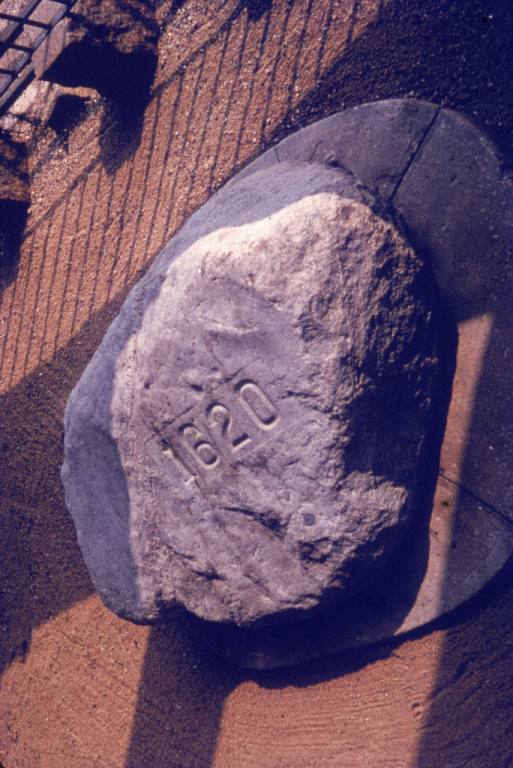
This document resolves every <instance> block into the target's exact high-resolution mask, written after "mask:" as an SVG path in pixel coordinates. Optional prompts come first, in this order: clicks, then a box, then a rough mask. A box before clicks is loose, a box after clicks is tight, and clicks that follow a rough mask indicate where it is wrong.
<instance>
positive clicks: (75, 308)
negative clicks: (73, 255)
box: [70, 166, 103, 336]
mask: <svg viewBox="0 0 513 768" xmlns="http://www.w3.org/2000/svg"><path fill="white" fill-rule="evenodd" d="M102 171H103V169H102V168H101V166H100V167H99V168H98V169H97V173H96V184H95V188H94V196H93V197H94V200H97V199H98V194H99V191H100V180H101V177H102ZM91 178H94V177H93V176H87V177H86V183H87V182H89V180H90V179H91ZM95 211H96V206H95V205H91V215H90V217H89V222H88V226H87V235H86V240H85V244H84V256H83V263H82V269H81V271H80V277H79V279H78V285H77V290H76V298H75V303H74V306H73V313H72V315H71V321H70V328H71V332H70V333H71V336H73V335H74V333H75V330H76V329H75V323H76V319H77V311H78V306H79V301H80V297H81V295H82V286H83V284H84V277H85V272H86V270H87V268H88V267H89V262H88V259H87V254H88V252H89V244H90V242H91V235H92V232H93V221H94V215H95Z"/></svg>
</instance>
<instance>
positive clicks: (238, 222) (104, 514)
mask: <svg viewBox="0 0 513 768" xmlns="http://www.w3.org/2000/svg"><path fill="white" fill-rule="evenodd" d="M436 303H437V300H436V297H435V295H434V289H433V282H432V278H431V274H430V272H429V269H428V268H427V267H426V266H425V265H424V263H423V261H422V260H421V259H420V257H418V256H417V255H416V254H415V253H414V251H413V250H412V249H411V248H410V246H409V245H408V244H407V243H406V241H405V240H404V238H403V236H402V235H401V234H400V232H399V230H398V229H397V227H396V226H395V225H394V223H393V222H392V221H391V220H389V219H388V218H387V215H386V214H383V212H380V207H379V205H378V204H377V203H376V201H375V200H374V198H373V197H372V196H371V194H370V193H369V192H367V191H366V190H365V189H364V188H363V187H362V186H361V185H360V184H359V183H357V182H356V181H355V180H354V178H353V177H351V176H349V175H347V174H346V173H344V172H343V171H341V170H338V169H334V168H327V167H325V166H322V165H320V164H310V165H309V164H306V163H301V162H296V163H281V164H280V165H279V167H278V166H275V167H273V168H271V169H264V170H263V171H260V172H258V173H255V174H253V175H252V176H251V177H250V178H247V179H243V180H241V181H240V182H238V183H236V184H232V185H229V186H228V187H226V188H225V189H223V190H221V191H220V192H219V193H218V194H217V195H215V196H214V197H213V198H212V199H211V200H210V201H209V202H208V203H207V204H206V205H205V206H203V208H201V209H200V210H199V211H198V212H197V213H196V214H195V215H193V216H192V217H191V218H190V220H189V221H188V223H187V224H186V225H185V227H184V228H183V229H182V230H181V232H180V233H179V234H178V235H177V236H176V237H175V238H173V240H171V242H170V243H169V244H168V246H167V247H166V248H165V249H164V250H163V252H162V253H161V255H160V256H159V258H158V259H157V261H156V262H155V264H154V265H153V267H152V268H151V270H150V271H149V272H148V273H147V275H146V276H145V277H144V278H143V279H142V280H141V281H140V283H139V284H138V285H137V286H136V287H135V288H134V290H133V291H132V292H131V294H130V295H129V297H128V299H127V300H126V302H125V304H124V306H123V308H122V310H121V313H120V315H119V316H118V318H117V319H116V320H115V321H114V323H113V324H112V326H111V328H110V329H109V331H108V333H107V335H106V336H105V338H104V340H103V342H102V344H101V346H100V348H99V349H98V351H97V352H96V354H95V356H94V357H93V359H92V361H91V363H90V364H89V366H88V367H87V369H86V371H85V373H84V374H83V376H82V378H81V380H80V382H79V383H78V385H77V387H76V388H75V390H74V392H73V393H72V396H71V398H70V401H69V403H68V407H67V411H66V417H65V432H66V438H65V453H66V456H65V464H64V467H63V481H64V486H65V492H66V501H67V504H68V506H69V508H70V511H71V513H72V515H73V517H74V520H75V524H76V527H77V531H78V539H79V543H80V546H81V549H82V552H83V555H84V558H85V560H86V563H87V565H88V567H89V570H90V572H91V575H92V577H93V580H94V582H95V585H96V587H97V589H98V590H99V592H100V593H101V594H102V596H103V598H104V599H105V601H106V602H107V604H108V605H109V606H110V607H111V608H113V609H114V610H115V611H116V612H118V613H120V614H121V615H124V616H127V617H129V618H133V619H136V620H153V619H156V618H158V616H159V614H161V612H162V611H163V610H167V609H169V608H172V607H175V606H184V607H185V608H187V609H188V610H190V611H192V612H193V613H194V614H196V615H198V616H200V617H202V618H205V619H209V620H214V621H225V622H234V623H236V624H238V625H242V626H244V625H250V624H253V623H255V622H260V621H273V620H276V619H277V618H278V617H280V616H287V615H288V614H289V613H290V612H294V611H301V610H306V609H311V608H313V607H315V606H317V605H319V604H324V603H327V602H330V601H333V600H337V599H343V598H345V597H347V596H350V595H354V594H355V592H358V591H359V590H361V589H362V586H363V585H364V584H365V582H366V580H367V579H368V578H369V577H370V576H371V575H372V574H375V573H376V571H377V569H379V568H381V567H382V566H383V565H384V563H385V562H386V561H387V559H389V558H390V557H391V556H393V552H394V549H395V548H396V547H397V546H398V545H399V544H400V542H401V540H402V538H403V535H404V533H405V530H406V529H407V526H408V523H409V521H410V520H411V518H412V517H413V516H414V515H415V511H416V504H415V495H416V491H417V490H418V484H419V481H420V479H421V478H422V476H423V473H424V472H425V449H426V437H427V435H428V433H429V429H430V422H431V420H432V407H431V406H432V398H433V388H434V384H435V380H436V374H437V336H438V323H437V317H436Z"/></svg>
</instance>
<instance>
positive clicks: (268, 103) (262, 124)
mask: <svg viewBox="0 0 513 768" xmlns="http://www.w3.org/2000/svg"><path fill="white" fill-rule="evenodd" d="M291 13H292V3H290V4H288V5H287V10H286V13H285V18H284V20H283V25H282V30H281V35H280V39H279V42H278V48H277V53H276V56H275V58H274V63H273V65H272V67H271V75H270V77H269V88H268V91H267V98H266V102H265V106H264V109H263V113H262V120H261V122H260V145H262V142H263V140H264V138H265V127H266V125H267V119H268V117H269V110H270V107H271V102H272V96H273V86H274V84H275V81H276V73H277V71H278V66H279V63H280V59H281V57H282V55H283V42H284V40H285V35H286V33H287V28H288V25H289V19H290V14H291Z"/></svg>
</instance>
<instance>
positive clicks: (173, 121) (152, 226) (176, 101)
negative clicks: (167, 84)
mask: <svg viewBox="0 0 513 768" xmlns="http://www.w3.org/2000/svg"><path fill="white" fill-rule="evenodd" d="M183 81H184V75H181V76H180V77H179V78H178V88H177V89H176V96H175V98H174V100H173V108H172V113H171V122H170V126H169V133H168V140H167V145H166V150H165V153H164V160H163V162H162V167H161V169H160V174H159V181H158V184H157V189H156V193H155V202H154V204H153V211H152V214H151V217H150V223H149V226H148V227H147V230H146V234H145V237H144V242H143V245H142V253H144V254H146V253H148V249H149V245H150V240H151V236H152V233H153V232H154V229H155V221H156V217H157V212H158V209H159V206H160V201H161V199H162V186H163V182H164V176H165V175H166V173H167V169H168V165H169V156H170V152H171V146H172V144H173V136H174V134H175V127H176V118H177V115H178V110H179V105H180V99H181V97H182V93H183ZM134 241H135V238H134ZM128 277H129V275H128V272H127V280H128Z"/></svg>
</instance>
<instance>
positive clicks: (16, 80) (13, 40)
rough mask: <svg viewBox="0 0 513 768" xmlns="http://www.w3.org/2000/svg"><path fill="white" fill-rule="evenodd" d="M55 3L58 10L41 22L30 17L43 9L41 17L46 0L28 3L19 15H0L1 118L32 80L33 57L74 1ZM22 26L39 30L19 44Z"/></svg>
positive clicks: (57, 1) (53, 3)
mask: <svg viewBox="0 0 513 768" xmlns="http://www.w3.org/2000/svg"><path fill="white" fill-rule="evenodd" d="M55 4H58V5H59V6H60V8H59V9H58V10H56V11H55V10H54V11H53V13H51V14H50V13H48V14H47V16H48V17H47V18H45V19H44V20H42V19H32V18H30V17H31V15H32V14H33V13H34V12H35V11H37V10H38V9H39V8H42V9H43V10H42V14H41V12H40V15H43V18H44V11H45V9H48V8H49V7H50V6H48V5H47V4H46V0H29V1H28V2H27V3H26V4H25V6H24V7H23V9H22V10H21V11H19V12H11V11H9V12H7V11H5V12H0V21H6V22H7V25H6V28H5V29H4V31H3V32H2V33H1V34H0V75H2V76H3V77H4V82H2V81H0V115H2V113H3V112H5V111H6V110H7V109H9V107H10V106H11V104H12V103H13V102H14V101H15V100H16V99H17V98H18V96H19V95H20V94H21V92H22V91H23V90H24V89H25V88H26V87H27V86H28V85H29V83H30V82H32V80H33V79H34V70H33V67H32V63H31V61H32V54H33V53H34V51H35V50H36V49H37V48H39V46H40V45H41V43H42V42H43V40H44V39H45V38H46V37H47V36H48V34H49V33H50V32H51V30H52V29H53V27H54V26H55V25H56V24H57V22H58V21H60V20H61V19H62V18H63V16H65V15H66V13H67V12H69V10H70V9H71V8H72V7H73V5H74V4H75V0H52V7H53V6H55ZM25 27H28V28H32V29H38V30H40V32H39V34H38V35H37V36H36V37H35V39H34V40H32V41H30V42H25V41H23V42H20V41H19V38H20V36H21V35H22V33H23V32H24V31H25ZM19 54H21V55H19ZM5 78H8V79H5Z"/></svg>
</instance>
